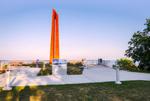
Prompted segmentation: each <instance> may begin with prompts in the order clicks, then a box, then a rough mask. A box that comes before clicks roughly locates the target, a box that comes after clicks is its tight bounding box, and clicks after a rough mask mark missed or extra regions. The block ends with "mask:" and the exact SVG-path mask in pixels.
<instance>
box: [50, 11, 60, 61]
mask: <svg viewBox="0 0 150 101" xmlns="http://www.w3.org/2000/svg"><path fill="white" fill-rule="evenodd" d="M50 47H51V48H50V63H52V61H53V59H59V21H58V14H57V12H56V10H55V9H53V11H52V29H51V46H50Z"/></svg>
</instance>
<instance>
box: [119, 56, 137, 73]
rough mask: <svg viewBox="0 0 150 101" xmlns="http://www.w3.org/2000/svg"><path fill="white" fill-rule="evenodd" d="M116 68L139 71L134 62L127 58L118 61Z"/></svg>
mask: <svg viewBox="0 0 150 101" xmlns="http://www.w3.org/2000/svg"><path fill="white" fill-rule="evenodd" d="M116 66H117V67H119V68H120V69H121V70H129V71H139V69H138V67H136V66H135V64H134V63H133V61H132V60H130V59H127V58H121V59H119V60H117V63H116Z"/></svg>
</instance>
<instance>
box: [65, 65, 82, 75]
mask: <svg viewBox="0 0 150 101" xmlns="http://www.w3.org/2000/svg"><path fill="white" fill-rule="evenodd" d="M82 72H83V67H75V66H68V67H67V74H68V75H79V74H82Z"/></svg>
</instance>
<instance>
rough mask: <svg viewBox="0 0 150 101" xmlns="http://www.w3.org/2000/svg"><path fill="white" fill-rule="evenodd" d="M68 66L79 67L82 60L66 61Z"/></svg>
mask: <svg viewBox="0 0 150 101" xmlns="http://www.w3.org/2000/svg"><path fill="white" fill-rule="evenodd" d="M67 65H68V66H75V67H81V66H83V64H82V62H76V63H70V62H68V63H67Z"/></svg>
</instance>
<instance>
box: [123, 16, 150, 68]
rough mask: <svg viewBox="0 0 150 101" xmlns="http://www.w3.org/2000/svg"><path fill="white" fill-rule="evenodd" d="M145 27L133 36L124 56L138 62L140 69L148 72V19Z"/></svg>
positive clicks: (149, 44) (149, 23)
mask: <svg viewBox="0 0 150 101" xmlns="http://www.w3.org/2000/svg"><path fill="white" fill-rule="evenodd" d="M145 25H146V28H145V29H144V30H143V31H137V32H136V33H134V34H133V36H132V38H131V40H130V41H129V43H128V44H129V47H128V49H127V50H126V54H125V55H126V56H128V57H131V58H132V59H133V60H134V62H138V63H139V65H138V67H139V68H140V69H146V70H150V19H147V20H146V23H145Z"/></svg>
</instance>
